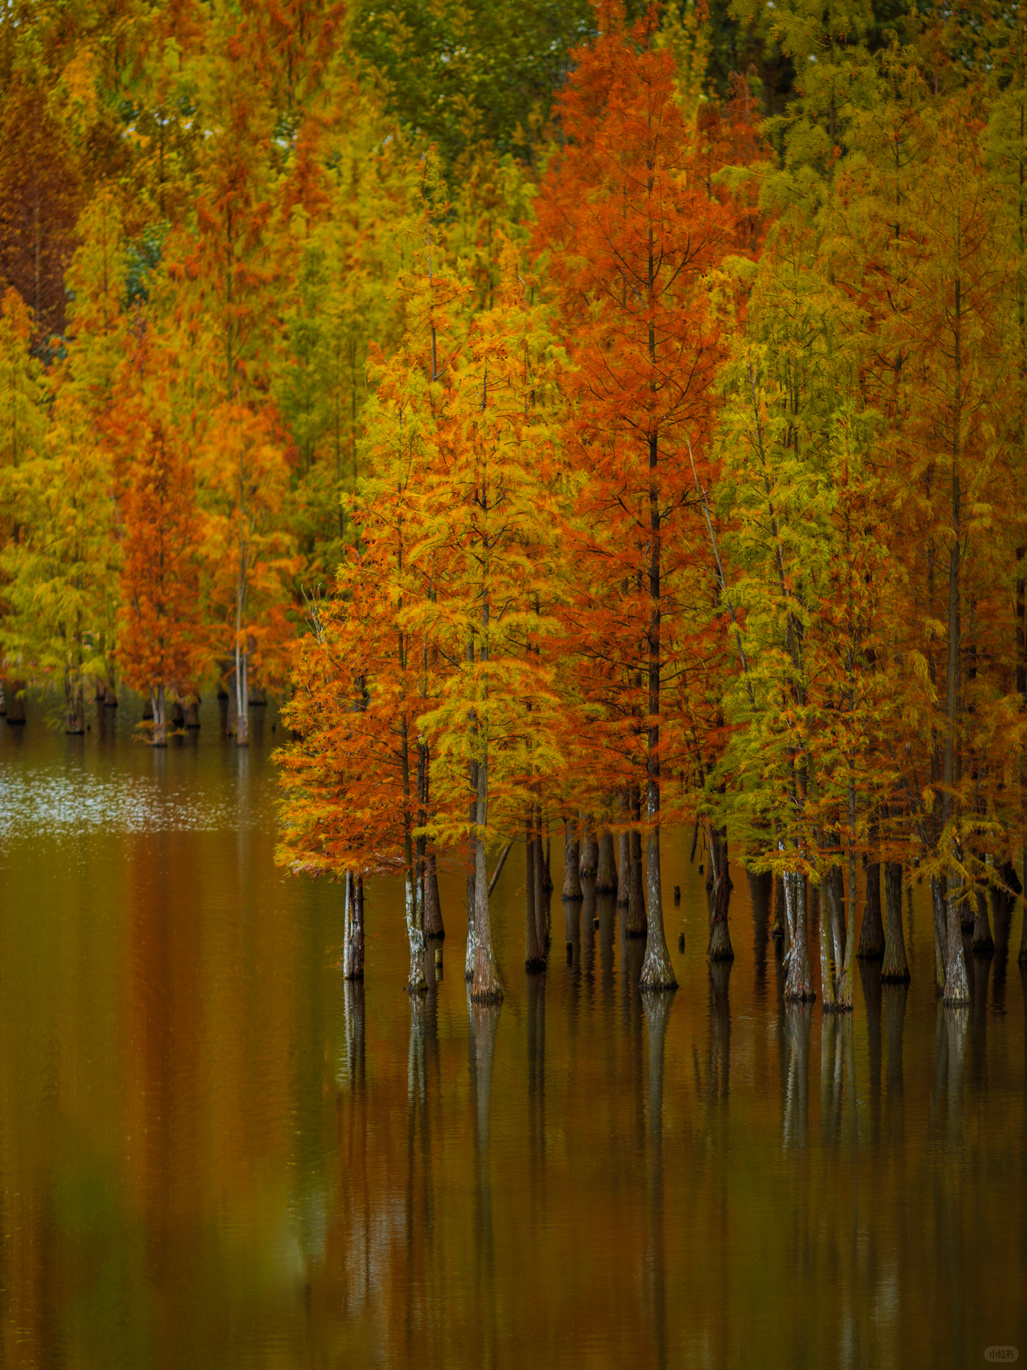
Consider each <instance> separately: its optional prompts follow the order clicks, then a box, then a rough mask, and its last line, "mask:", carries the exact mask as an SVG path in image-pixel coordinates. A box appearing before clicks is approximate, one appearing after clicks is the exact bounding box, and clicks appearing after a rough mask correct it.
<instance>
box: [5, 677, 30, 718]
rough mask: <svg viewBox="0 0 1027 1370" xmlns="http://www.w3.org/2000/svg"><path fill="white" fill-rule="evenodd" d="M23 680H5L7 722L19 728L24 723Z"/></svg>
mask: <svg viewBox="0 0 1027 1370" xmlns="http://www.w3.org/2000/svg"><path fill="white" fill-rule="evenodd" d="M24 689H25V682H24V680H5V681H4V699H5V700H6V702H7V722H8V723H9V724H10V726H11V727H12V728H20V727H22V726H23V725H24V723H25V696H24V693H23V691H24Z"/></svg>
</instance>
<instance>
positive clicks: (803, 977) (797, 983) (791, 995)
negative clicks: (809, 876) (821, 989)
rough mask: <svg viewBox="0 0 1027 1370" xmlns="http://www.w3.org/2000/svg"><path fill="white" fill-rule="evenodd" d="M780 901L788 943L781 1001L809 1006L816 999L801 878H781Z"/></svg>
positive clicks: (788, 876)
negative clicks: (781, 896)
mask: <svg viewBox="0 0 1027 1370" xmlns="http://www.w3.org/2000/svg"><path fill="white" fill-rule="evenodd" d="M784 898H785V916H786V918H787V920H788V929H789V938H790V942H791V946H790V947H789V961H788V976H787V979H786V980H785V988H784V997H785V999H786V1000H788V1001H789V1002H790V1003H805V1002H807V1001H808V1002H812V1001H813V1000H814V999H815V998H816V997H817V996H816V992H815V991H814V989H813V974H812V971H811V970H810V963H809V937H808V932H807V923H806V880H805V878H804V877H803V876H801V875H797V874H796V873H795V872H794V871H788V872H787V873H786V874H785V876H784Z"/></svg>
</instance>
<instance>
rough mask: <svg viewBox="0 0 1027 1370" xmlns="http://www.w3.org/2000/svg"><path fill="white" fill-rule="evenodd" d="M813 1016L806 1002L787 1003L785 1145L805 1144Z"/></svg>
mask: <svg viewBox="0 0 1027 1370" xmlns="http://www.w3.org/2000/svg"><path fill="white" fill-rule="evenodd" d="M812 1017H813V1013H812V1010H811V1009H810V1008H809V1007H808V1006H807V1005H805V1004H798V1003H794V1004H788V1005H787V1007H786V1008H785V1041H786V1046H787V1060H788V1074H787V1083H786V1085H785V1099H784V1118H783V1120H782V1123H781V1131H782V1140H783V1142H784V1145H785V1146H786V1147H787V1146H805V1145H806V1137H807V1133H808V1129H809V1030H810V1021H811V1019H812Z"/></svg>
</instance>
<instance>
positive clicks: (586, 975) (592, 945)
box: [581, 884, 596, 989]
mask: <svg viewBox="0 0 1027 1370" xmlns="http://www.w3.org/2000/svg"><path fill="white" fill-rule="evenodd" d="M582 896H583V897H582V901H581V974H582V978H583V979H584V981H585V982H586V984H587V985H588V986H589V988H590V989H591V988H592V975H593V971H594V969H595V955H596V941H595V913H596V896H595V890H594V889H593V888H592V886H591V884H586V885H585V886H584V888H583V889H582Z"/></svg>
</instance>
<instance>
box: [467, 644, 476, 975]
mask: <svg viewBox="0 0 1027 1370" xmlns="http://www.w3.org/2000/svg"><path fill="white" fill-rule="evenodd" d="M470 658H471V660H472V661H473V660H474V648H473V646H472V647H471V650H470ZM468 779H469V781H470V787H471V792H472V793H473V795H474V798H473V799H472V800H471V807H470V812H469V814H468V818H469V819H470V823H471V827H472V828H473V826H474V824H475V822H476V821H477V815H478V763H477V762H476V761H472V762H471V763H470V765H469V767H468ZM477 859H478V857H477V844H476V843H475V841H474V838H473V837H471V838H470V839H469V841H468V844H467V950H466V952H465V953H464V979H465V980H467V981H468V982H469V981H471V980H473V979H474V948H475V941H476V935H475V929H474V909H475V865H476V863H477Z"/></svg>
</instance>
